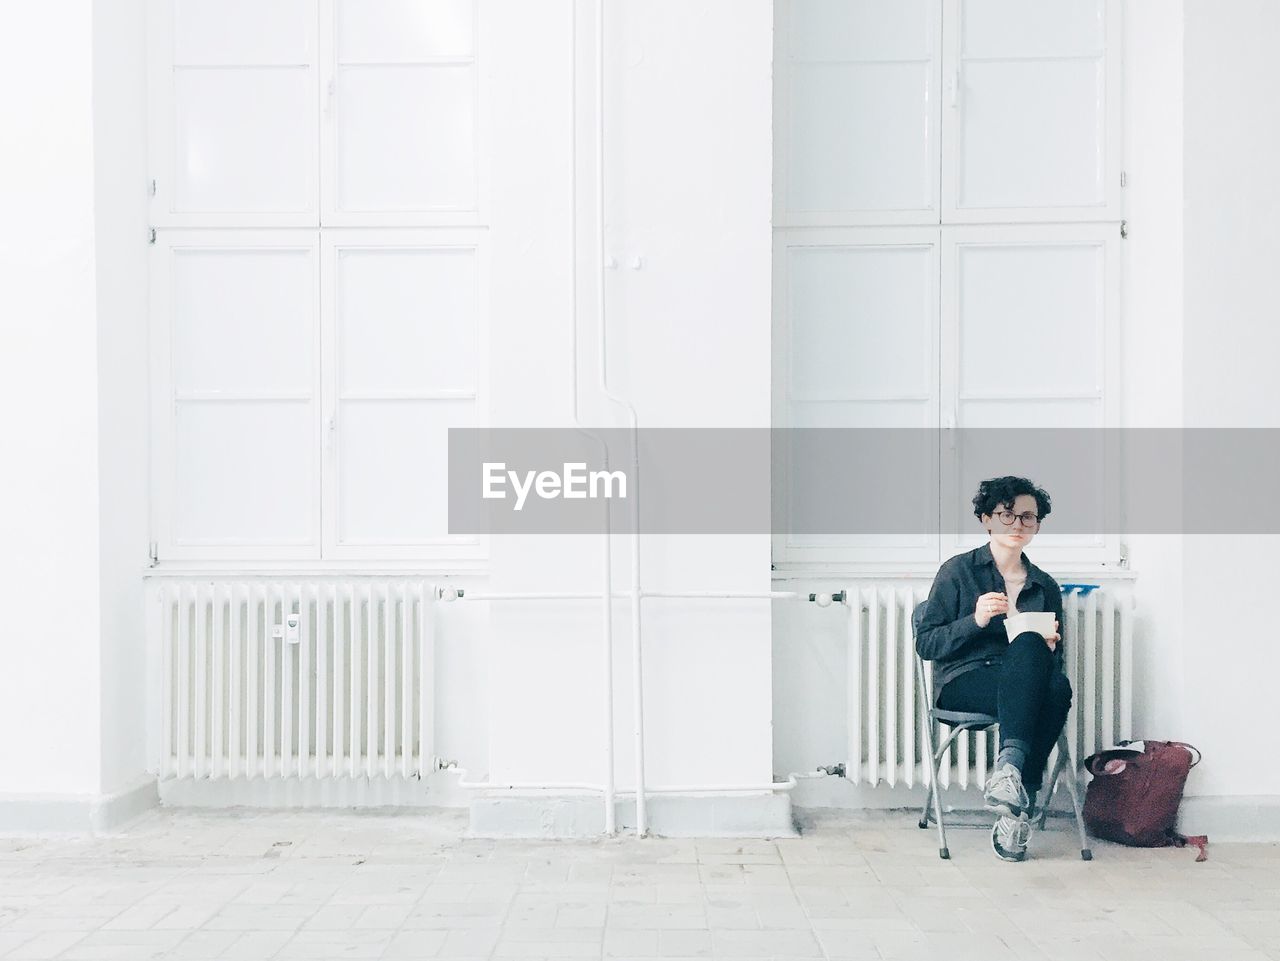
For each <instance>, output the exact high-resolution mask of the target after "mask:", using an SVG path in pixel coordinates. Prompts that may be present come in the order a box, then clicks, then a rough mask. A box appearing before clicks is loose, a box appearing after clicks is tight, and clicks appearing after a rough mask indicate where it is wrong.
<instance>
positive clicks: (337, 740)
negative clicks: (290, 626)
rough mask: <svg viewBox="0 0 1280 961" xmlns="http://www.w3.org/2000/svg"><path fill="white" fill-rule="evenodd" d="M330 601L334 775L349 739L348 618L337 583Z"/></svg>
mask: <svg viewBox="0 0 1280 961" xmlns="http://www.w3.org/2000/svg"><path fill="white" fill-rule="evenodd" d="M329 601H330V603H331V604H332V606H333V708H332V710H333V735H332V738H333V745H332V747H331V748H330V750H331V751H332V753H333V770H332V771H331V772H330V773H331V774H332V775H333V776H334V777H339V776H341V774H342V765H343V761H344V759H345V758H346V753H347V752H346V751H345V750H344V745H345V744H346V740H347V727H346V711H345V710H344V708H345V707H346V704H347V687H346V677H347V659H346V657H345V656H344V652H345V651H346V649H347V629H346V626H347V620H346V618H345V617H343V615H342V598H341V597H340V596H339V595H338V585H337V584H336V583H334V584H332V585H330V587H329Z"/></svg>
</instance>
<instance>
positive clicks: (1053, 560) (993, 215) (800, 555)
mask: <svg viewBox="0 0 1280 961" xmlns="http://www.w3.org/2000/svg"><path fill="white" fill-rule="evenodd" d="M792 6H793V3H792V2H791V0H788V2H779V3H778V4H777V5H776V8H775V9H776V10H777V11H778V13H777V15H776V21H775V63H776V69H775V85H774V91H775V112H774V130H775V136H774V165H775V166H774V170H775V204H774V223H773V236H774V245H773V247H774V269H773V281H774V295H773V318H774V320H773V329H774V351H773V359H774V372H775V378H774V382H775V387H774V398H773V414H774V424H775V425H778V426H781V427H784V428H785V427H786V426H789V423H790V386H791V385H790V368H791V358H790V357H789V356H788V350H789V331H790V318H789V316H788V306H787V299H788V277H787V264H786V260H787V250H788V249H789V248H790V247H792V246H794V245H795V244H796V243H797V239H798V238H808V240H810V241H815V242H818V241H822V240H823V239H824V238H827V239H828V242H830V240H829V238H840V237H842V236H850V235H855V234H856V233H857V232H858V231H860V230H870V229H872V228H877V229H883V230H923V229H928V228H929V227H932V229H933V230H935V231H936V232H937V236H938V251H939V256H938V258H937V264H938V274H937V278H936V283H937V291H938V315H937V318H936V324H935V331H936V332H937V336H938V338H939V341H938V343H937V345H936V346H935V349H936V356H937V359H938V368H939V369H938V382H937V385H936V392H937V397H938V419H937V424H938V425H939V426H944V427H945V426H948V425H954V424H955V417H956V413H957V396H958V395H957V393H956V386H955V385H956V383H957V379H958V373H959V368H958V364H959V340H958V329H957V327H956V323H957V317H956V305H955V295H954V285H955V283H956V282H957V281H958V278H957V276H956V265H955V262H954V257H955V251H956V248H957V245H958V244H959V243H962V242H963V239H964V238H966V237H979V236H989V237H992V238H1007V237H1013V236H1018V235H1019V232H1023V231H1027V230H1034V231H1042V232H1043V235H1044V236H1045V237H1046V241H1045V242H1049V243H1052V242H1054V241H1055V240H1056V241H1058V242H1063V241H1066V242H1071V241H1072V240H1073V239H1074V238H1079V237H1090V238H1093V237H1096V238H1097V239H1098V240H1099V242H1101V243H1102V244H1103V245H1104V246H1105V255H1104V259H1105V269H1106V272H1107V276H1106V279H1105V284H1104V288H1105V290H1104V297H1105V308H1104V316H1103V330H1102V332H1101V335H1100V343H1099V344H1098V345H1097V349H1098V350H1099V351H1100V352H1101V353H1102V355H1103V358H1102V364H1101V366H1100V368H1099V369H1100V370H1101V371H1102V377H1103V385H1102V388H1101V406H1102V419H1103V426H1104V427H1107V428H1112V427H1119V426H1120V424H1121V422H1122V420H1121V411H1120V404H1121V400H1122V397H1121V389H1120V383H1121V375H1122V367H1121V363H1120V343H1121V329H1122V324H1123V322H1124V318H1123V316H1122V301H1121V296H1120V292H1121V289H1122V283H1123V277H1122V275H1121V270H1122V261H1121V248H1120V243H1121V227H1122V220H1121V217H1122V214H1123V193H1122V190H1121V186H1122V185H1121V171H1122V167H1123V140H1122V137H1123V124H1122V119H1123V107H1124V91H1123V89H1122V85H1121V78H1122V68H1123V62H1122V54H1123V38H1122V34H1121V30H1122V10H1121V8H1120V4H1119V2H1118V0H1105V40H1104V49H1103V51H1102V54H1101V56H1102V57H1103V58H1104V63H1105V66H1104V71H1103V78H1104V90H1105V97H1106V103H1105V115H1104V118H1103V120H1102V123H1103V128H1104V137H1105V138H1106V143H1105V150H1104V151H1103V153H1104V154H1105V156H1104V157H1103V158H1102V163H1103V166H1104V171H1103V177H1102V182H1103V184H1104V189H1105V203H1103V204H1100V205H1096V206H1089V207H1075V208H1071V207H1011V208H958V207H957V206H956V204H955V199H956V197H957V194H956V187H957V185H958V174H959V171H958V156H959V154H958V150H957V146H958V144H957V136H958V131H959V120H960V119H962V118H960V117H959V116H958V115H957V112H956V111H955V110H953V109H952V108H951V107H950V105H949V104H947V103H943V102H942V101H944V100H946V99H949V98H947V97H942V96H940V97H938V98H937V100H938V103H936V104H935V105H934V107H935V109H936V112H937V115H938V116H939V124H940V125H939V127H938V130H939V133H940V136H939V137H938V139H937V141H936V142H937V145H938V146H937V154H936V156H937V160H938V169H939V176H938V179H937V180H936V181H935V188H936V190H937V192H938V202H937V209H936V211H926V210H920V211H906V212H903V211H891V212H888V214H886V213H885V212H883V211H823V212H806V213H793V212H789V211H787V210H786V209H785V205H786V200H787V196H788V195H787V190H786V184H787V177H788V171H787V169H786V166H787V165H786V160H787V156H788V144H786V143H785V139H786V137H787V135H788V132H789V130H790V116H789V111H788V106H789V101H788V99H787V97H788V95H789V83H790V72H791V55H790V50H789V49H788V41H789V37H790V34H791V25H790V13H791V9H792ZM931 8H932V9H933V10H934V11H935V16H936V24H937V29H938V46H937V48H936V49H937V51H938V55H937V57H936V62H935V67H936V72H937V79H936V88H935V89H936V90H937V91H938V93H940V94H941V93H943V92H944V87H945V85H946V78H951V80H952V82H953V83H957V84H958V80H959V46H958V44H959V38H960V31H959V29H958V28H959V25H960V20H959V17H960V11H961V0H932V2H931ZM959 93H960V91H959V89H958V86H957V94H959ZM963 99H964V98H963V97H962V96H961V97H960V100H961V104H960V109H963ZM933 115H934V114H933V113H931V114H930V116H933ZM931 215H936V216H931ZM890 225H893V226H890ZM834 245H835V246H839V243H835V244H834ZM775 456H777V454H776V453H775ZM939 463H940V465H941V464H945V458H944V457H943V456H942V452H941V451H940V452H939ZM944 469H945V468H944ZM1117 470H1123V467H1122V466H1119V467H1117ZM780 473H781V478H780V488H779V489H775V492H774V496H775V497H778V496H785V493H786V487H785V469H784V470H783V471H781V472H780ZM943 489H944V487H943V486H942V482H941V480H940V484H939V488H938V493H939V497H938V501H939V503H938V504H937V509H938V511H939V518H940V521H941V518H942V512H943V511H944V510H945V507H944V505H943V504H942V497H941V492H942V490H943ZM943 526H945V525H943ZM974 526H975V532H976V533H975V535H974V536H973V537H970V536H969V535H957V534H945V533H944V534H943V535H941V536H940V537H939V538H936V547H935V549H934V550H933V551H932V552H930V553H929V556H927V557H925V556H923V555H924V552H919V553H918V554H917V555H916V556H913V557H910V558H908V557H905V556H903V555H902V554H901V553H899V552H895V551H894V550H892V549H890V550H886V549H878V548H852V547H843V548H840V547H829V548H804V547H795V546H792V545H789V544H788V543H787V538H786V536H785V535H784V534H778V533H775V535H774V537H773V539H772V540H773V560H774V564H773V567H774V570H775V571H779V572H794V573H797V574H800V573H803V574H812V575H823V574H830V573H835V572H839V573H842V574H852V575H879V574H886V575H893V574H913V573H920V572H922V571H931V570H935V569H936V567H937V565H938V564H939V563H941V562H942V561H943V560H945V559H946V558H948V557H950V556H952V555H953V554H955V553H958V552H959V551H961V550H965V549H968V548H970V547H972V546H975V545H976V543H980V542H981V540H982V538H981V536H980V531H977V524H976V521H975V525H974ZM940 529H941V527H940ZM974 537H976V538H977V540H974ZM1036 558H1037V563H1041V562H1044V563H1048V564H1052V565H1054V566H1057V567H1070V568H1071V569H1073V570H1076V571H1097V572H1099V573H1104V572H1110V571H1115V570H1118V569H1122V568H1124V567H1125V566H1126V560H1125V557H1124V545H1123V543H1122V542H1121V538H1120V535H1119V534H1108V535H1105V536H1103V537H1102V538H1101V540H1100V542H1099V543H1097V544H1095V545H1091V546H1076V547H1068V546H1051V545H1045V546H1043V547H1041V548H1040V549H1039V550H1038V551H1037V552H1036Z"/></svg>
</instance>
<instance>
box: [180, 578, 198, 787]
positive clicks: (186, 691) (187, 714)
mask: <svg viewBox="0 0 1280 961" xmlns="http://www.w3.org/2000/svg"><path fill="white" fill-rule="evenodd" d="M178 592H179V593H178V596H179V602H178V753H177V758H178V763H177V772H178V777H186V776H187V771H188V770H189V762H190V760H191V610H192V608H193V607H194V605H195V602H194V600H191V595H192V594H193V593H194V589H193V588H192V587H191V586H190V585H189V584H185V583H184V584H180V585H179V586H178Z"/></svg>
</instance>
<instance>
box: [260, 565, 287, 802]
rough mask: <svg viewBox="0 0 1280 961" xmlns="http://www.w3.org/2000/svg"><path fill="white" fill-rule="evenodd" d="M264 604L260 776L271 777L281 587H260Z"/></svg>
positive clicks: (282, 604)
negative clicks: (278, 612) (276, 631)
mask: <svg viewBox="0 0 1280 961" xmlns="http://www.w3.org/2000/svg"><path fill="white" fill-rule="evenodd" d="M263 600H264V602H265V606H264V607H263V610H262V651H263V655H262V664H263V670H262V776H263V777H265V778H271V777H275V776H276V773H277V770H276V757H277V754H276V683H277V682H276V650H277V647H278V642H277V641H276V637H275V625H276V624H278V623H279V621H278V620H277V615H276V605H277V603H279V606H280V609H281V610H282V611H283V609H284V597H283V595H282V594H281V589H280V587H279V586H278V585H277V586H275V587H271V586H265V587H264V588H263Z"/></svg>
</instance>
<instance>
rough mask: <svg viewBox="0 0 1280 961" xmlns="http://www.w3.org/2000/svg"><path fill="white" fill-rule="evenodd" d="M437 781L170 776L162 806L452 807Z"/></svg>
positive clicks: (162, 790)
mask: <svg viewBox="0 0 1280 961" xmlns="http://www.w3.org/2000/svg"><path fill="white" fill-rule="evenodd" d="M434 783H435V782H434V781H433V780H432V779H428V778H421V779H420V778H416V777H401V776H396V777H390V778H387V777H374V778H370V777H332V778H315V777H303V778H299V777H288V778H260V777H259V778H248V779H246V778H236V779H234V780H232V779H229V778H218V779H217V780H208V779H203V778H202V779H195V778H180V779H179V778H172V779H169V780H166V781H161V782H160V803H161V804H163V805H164V806H165V807H184V808H185V807H191V808H229V807H250V808H284V809H299V808H346V809H350V808H426V807H451V806H461V805H460V804H458V803H457V802H455V803H453V804H451V803H450V800H449V799H448V798H447V797H445V796H444V795H443V793H442V792H440V791H437V790H434V789H433V788H432V785H433V784H434Z"/></svg>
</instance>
